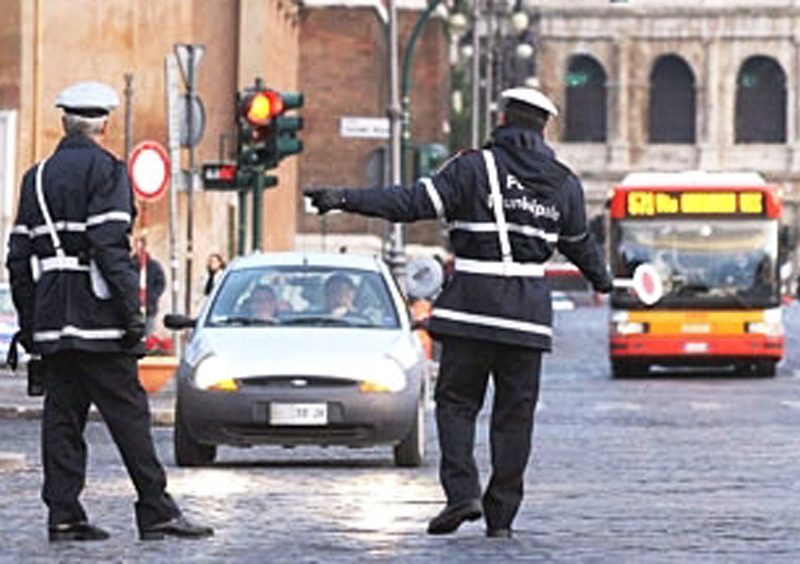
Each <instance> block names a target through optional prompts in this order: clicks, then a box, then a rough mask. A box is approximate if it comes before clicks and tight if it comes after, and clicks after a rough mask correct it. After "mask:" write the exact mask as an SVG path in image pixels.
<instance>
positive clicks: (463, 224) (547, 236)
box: [449, 220, 563, 243]
mask: <svg viewBox="0 0 800 564" xmlns="http://www.w3.org/2000/svg"><path fill="white" fill-rule="evenodd" d="M449 227H450V229H461V230H463V231H470V232H472V233H493V232H495V231H497V224H496V223H494V222H488V221H482V222H481V221H461V220H456V221H452V222H450V225H449ZM506 227H507V228H508V230H509V231H510V232H512V233H518V234H520V235H524V236H526V237H536V238H538V239H542V240H544V241H547V242H548V243H555V242H557V241H558V238H559V237H558V233H549V232H547V231H544V230H542V229H539V228H538V227H533V226H531V225H520V224H518V223H508V224H506ZM562 238H563V237H562Z"/></svg>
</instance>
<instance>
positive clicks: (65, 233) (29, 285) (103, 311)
mask: <svg viewBox="0 0 800 564" xmlns="http://www.w3.org/2000/svg"><path fill="white" fill-rule="evenodd" d="M35 176H36V167H33V168H31V169H30V170H29V171H28V172H27V173H26V174H25V176H24V178H23V181H22V187H21V190H20V200H19V206H18V211H17V218H16V221H15V225H14V227H13V229H12V231H11V235H10V238H9V252H8V261H7V266H8V269H9V273H10V279H11V288H12V295H13V298H14V304H15V307H16V308H17V311H18V314H19V322H20V327H21V329H23V330H24V331H28V332H30V333H31V334H32V335H33V342H34V349H35V351H36V352H38V353H40V354H52V353H54V352H57V351H61V350H85V351H91V352H123V351H124V352H130V353H131V354H140V353H141V352H143V351H142V350H140V349H139V348H135V349H124V348H123V347H122V344H121V341H120V339H121V337H122V335H123V334H124V331H125V327H126V325H127V322H128V320H129V319H130V317H132V316H134V315H136V314H137V312H138V307H139V306H138V298H137V287H138V284H137V280H138V279H137V273H136V268H135V265H134V264H133V262H132V260H131V258H130V242H129V234H130V230H131V225H132V222H133V219H134V216H135V210H134V206H133V193H132V191H131V187H130V183H129V181H128V176H127V171H126V169H125V166H124V165H123V163H121V162H120V161H119V160H117V159H116V158H115V157H114V156H113V155H112V154H111V153H109V152H107V151H105V150H104V149H103V148H101V147H100V146H99V145H97V144H96V143H95V142H94V141H93V140H91V139H90V138H88V137H86V136H83V135H68V136H66V137H64V138H63V139H62V140H61V142H60V143H59V145H58V148H57V149H56V151H55V153H53V155H52V156H51V157H50V158H49V159H48V160H47V163H46V166H45V167H44V169H43V174H42V186H43V189H44V198H45V202H46V205H47V209H48V211H49V214H50V216H51V218H52V222H53V226H54V228H55V230H56V232H57V234H58V239H59V240H60V243H61V247H62V249H63V251H64V256H63V257H60V256H56V251H55V249H54V243H53V240H52V238H51V236H50V232H49V230H48V227H47V225H46V224H45V220H44V218H43V215H42V212H41V209H40V206H39V204H38V202H37V199H36V190H35ZM90 260H94V262H95V263H96V264H97V266H98V268H99V271H100V272H101V273H102V275H103V277H104V278H105V281H106V283H107V285H108V288H109V291H110V294H111V295H110V297H109V298H108V299H99V298H98V297H96V296H95V294H94V293H93V292H92V289H91V284H90V276H89V263H90ZM34 269H38V270H39V272H38V273H35V272H34Z"/></svg>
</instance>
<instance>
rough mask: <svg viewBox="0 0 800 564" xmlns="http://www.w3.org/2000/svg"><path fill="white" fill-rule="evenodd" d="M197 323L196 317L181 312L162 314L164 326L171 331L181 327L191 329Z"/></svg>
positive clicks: (178, 329)
mask: <svg viewBox="0 0 800 564" xmlns="http://www.w3.org/2000/svg"><path fill="white" fill-rule="evenodd" d="M196 324H197V320H196V319H192V318H191V317H189V316H188V315H183V314H182V313H168V314H166V315H165V316H164V327H166V328H167V329H172V330H173V331H180V330H181V329H191V328H193V327H194V326H195V325H196Z"/></svg>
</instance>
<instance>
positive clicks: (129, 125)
mask: <svg viewBox="0 0 800 564" xmlns="http://www.w3.org/2000/svg"><path fill="white" fill-rule="evenodd" d="M132 150H133V73H130V72H127V73H125V162H126V163H127V162H128V160H129V159H130V158H131V151H132Z"/></svg>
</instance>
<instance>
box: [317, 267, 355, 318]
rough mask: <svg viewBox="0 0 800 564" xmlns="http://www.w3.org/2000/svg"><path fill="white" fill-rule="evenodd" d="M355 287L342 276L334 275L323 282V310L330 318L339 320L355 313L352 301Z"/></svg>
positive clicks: (346, 277)
mask: <svg viewBox="0 0 800 564" xmlns="http://www.w3.org/2000/svg"><path fill="white" fill-rule="evenodd" d="M355 296H356V286H355V284H353V281H352V280H350V278H349V277H348V276H346V275H344V274H334V275H333V276H331V277H330V278H328V279H327V280H326V281H325V310H326V311H327V312H328V313H329V314H330V316H331V317H334V318H336V319H341V318H342V317H346V316H348V315H351V314H355V313H357V312H356V311H355V306H354V305H353V300H354V299H355Z"/></svg>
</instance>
